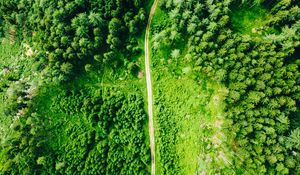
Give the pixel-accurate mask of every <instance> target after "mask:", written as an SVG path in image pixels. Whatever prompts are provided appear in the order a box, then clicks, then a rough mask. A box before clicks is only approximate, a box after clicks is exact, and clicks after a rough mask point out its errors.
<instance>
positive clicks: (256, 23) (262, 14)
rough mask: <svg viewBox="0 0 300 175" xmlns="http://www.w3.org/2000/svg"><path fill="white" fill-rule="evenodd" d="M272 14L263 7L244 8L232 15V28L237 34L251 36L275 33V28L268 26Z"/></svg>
mask: <svg viewBox="0 0 300 175" xmlns="http://www.w3.org/2000/svg"><path fill="white" fill-rule="evenodd" d="M270 18H271V14H270V13H269V12H268V11H267V10H266V9H264V8H263V7H261V6H252V7H249V6H242V7H240V8H235V9H233V10H232V13H231V22H232V27H233V29H234V30H235V31H236V32H239V33H241V34H247V35H251V36H260V35H262V34H267V33H275V32H276V30H275V29H274V28H270V27H268V26H266V22H267V21H268V20H269V19H270Z"/></svg>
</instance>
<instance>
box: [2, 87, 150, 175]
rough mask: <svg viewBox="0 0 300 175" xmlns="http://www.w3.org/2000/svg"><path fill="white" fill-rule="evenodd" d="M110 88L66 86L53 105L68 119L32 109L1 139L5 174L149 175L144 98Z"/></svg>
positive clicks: (52, 108) (54, 108) (55, 109)
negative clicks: (73, 87) (105, 90)
mask: <svg viewBox="0 0 300 175" xmlns="http://www.w3.org/2000/svg"><path fill="white" fill-rule="evenodd" d="M106 93H107V95H105V97H104V96H102V94H101V92H100V90H95V89H85V90H83V89H82V90H62V91H61V92H60V93H58V94H57V96H56V98H55V99H53V102H52V107H51V110H52V111H56V113H57V114H58V115H59V114H61V113H64V115H65V116H66V118H64V117H62V116H61V115H59V117H54V118H47V117H49V116H46V115H45V116H43V114H41V113H40V112H38V110H36V109H34V107H33V108H31V111H28V112H27V113H26V114H25V115H24V116H22V117H21V118H20V119H19V120H17V121H15V122H14V124H13V125H12V126H11V132H9V133H7V134H6V136H5V139H4V141H3V143H2V144H1V148H0V162H1V163H0V173H1V174H149V171H148V168H147V167H148V165H149V162H150V156H149V147H148V145H147V144H146V142H147V141H146V136H145V132H144V129H143V126H144V124H145V122H146V119H147V117H146V114H145V112H144V110H143V109H144V106H143V105H144V102H143V99H142V97H141V96H139V95H137V94H135V93H133V94H128V95H125V94H123V93H121V92H120V91H117V90H113V89H111V90H108V91H107V92H106ZM52 117H53V116H52ZM2 137H4V136H2Z"/></svg>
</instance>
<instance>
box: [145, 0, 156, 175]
mask: <svg viewBox="0 0 300 175" xmlns="http://www.w3.org/2000/svg"><path fill="white" fill-rule="evenodd" d="M157 4H158V0H154V3H153V5H152V8H151V11H150V14H149V19H148V23H147V28H146V34H145V48H144V49H145V68H146V80H147V92H148V115H149V135H150V150H151V175H155V139H154V122H153V94H152V81H151V69H150V55H149V35H150V26H151V21H152V17H153V14H154V12H155V10H156V7H157Z"/></svg>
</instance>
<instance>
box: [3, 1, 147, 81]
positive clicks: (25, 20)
mask: <svg viewBox="0 0 300 175" xmlns="http://www.w3.org/2000/svg"><path fill="white" fill-rule="evenodd" d="M143 5H144V3H142V2H141V1H139V0H136V1H124V0H122V1H114V0H112V1H103V0H97V1H93V2H90V1H86V0H83V1H74V2H69V1H65V0H55V1H51V2H50V1H42V2H40V1H34V0H29V1H9V2H8V1H2V2H1V8H0V19H1V20H0V22H1V24H2V23H3V25H4V26H11V25H14V26H15V28H16V30H17V33H18V34H20V35H23V36H24V37H21V39H22V38H23V39H24V40H27V41H30V42H31V44H32V45H33V46H34V48H35V49H38V50H39V51H42V52H43V54H46V56H47V57H46V58H47V60H45V61H47V62H46V63H44V64H48V67H49V69H50V70H49V71H50V73H48V75H51V76H49V77H54V79H55V81H56V80H58V81H65V80H68V77H70V73H71V72H69V71H70V70H71V69H70V67H71V65H68V64H72V66H73V67H76V69H72V71H74V70H84V67H83V66H82V65H85V64H90V63H93V58H94V55H99V56H97V57H95V58H96V60H97V61H98V62H101V63H105V66H110V65H112V64H109V63H110V62H112V61H114V62H117V63H118V64H117V65H116V66H120V65H121V64H120V63H123V62H126V61H132V60H131V59H130V57H131V56H133V55H135V54H136V52H132V51H127V50H126V49H123V48H125V47H126V46H127V45H131V46H132V47H136V46H137V45H136V44H133V43H132V42H131V40H132V39H133V38H134V37H136V35H138V34H140V33H141V31H142V30H141V29H144V27H143V28H141V27H142V26H143V25H145V22H146V17H145V16H146V12H145V10H144V9H143ZM1 26H2V25H1ZM6 33H7V32H6ZM112 53H113V54H112ZM122 54H124V55H129V56H128V57H127V56H126V57H123V56H121V55H122ZM103 55H104V56H105V60H102V58H103V57H102V56H103ZM112 55H116V56H112ZM52 72H56V73H52Z"/></svg>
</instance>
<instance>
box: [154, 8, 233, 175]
mask: <svg viewBox="0 0 300 175" xmlns="http://www.w3.org/2000/svg"><path fill="white" fill-rule="evenodd" d="M167 18H168V16H167V14H165V13H164V12H163V11H162V10H161V9H160V8H158V9H157V11H156V12H155V15H154V18H153V23H152V26H153V29H152V30H151V31H152V33H151V36H152V37H153V35H154V33H155V32H160V29H161V28H164V27H165V25H167V24H161V21H168V19H167ZM185 43H187V42H186V41H185V39H183V41H182V42H179V43H173V44H164V43H163V42H161V45H160V48H159V49H157V51H153V50H151V55H152V58H151V61H152V76H153V86H154V89H153V91H154V104H155V106H154V120H155V129H156V130H155V132H156V133H155V134H156V138H155V139H156V157H157V159H156V169H157V172H156V173H157V174H164V173H166V172H170V171H172V170H174V169H176V174H185V175H193V174H201V173H205V174H217V173H220V172H229V174H234V172H232V170H231V168H230V165H229V164H228V162H227V161H230V151H229V150H228V149H227V147H226V144H227V141H226V136H225V134H224V133H223V129H222V124H223V123H226V120H225V116H224V115H225V114H224V109H225V102H224V99H225V96H226V94H227V90H226V88H225V87H224V86H223V85H221V84H220V83H217V82H215V81H212V80H210V79H208V78H207V77H206V76H205V75H201V74H199V73H198V72H196V71H194V70H193V67H194V66H193V64H192V63H190V62H189V61H188V60H185V55H186V54H187V48H186V44H185ZM151 44H152V43H151ZM174 49H179V50H180V56H179V58H178V59H177V60H176V59H172V58H171V51H172V50H174ZM173 138H175V141H174V142H173ZM166 150H167V151H166ZM171 155H174V156H173V158H172V156H171ZM171 159H172V160H171ZM166 161H167V162H172V165H173V166H172V167H173V168H172V169H166V163H165V162H166Z"/></svg>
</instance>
